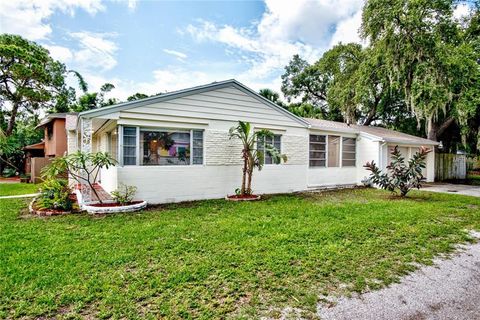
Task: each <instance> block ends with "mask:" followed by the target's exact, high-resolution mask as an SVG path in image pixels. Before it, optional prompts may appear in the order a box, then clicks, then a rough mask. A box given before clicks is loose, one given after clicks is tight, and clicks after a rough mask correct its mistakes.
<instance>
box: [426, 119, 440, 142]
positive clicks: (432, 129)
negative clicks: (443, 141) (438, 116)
mask: <svg viewBox="0 0 480 320" xmlns="http://www.w3.org/2000/svg"><path fill="white" fill-rule="evenodd" d="M437 130H438V125H437V124H436V123H435V122H433V116H430V118H428V122H427V138H428V139H430V140H433V141H437Z"/></svg>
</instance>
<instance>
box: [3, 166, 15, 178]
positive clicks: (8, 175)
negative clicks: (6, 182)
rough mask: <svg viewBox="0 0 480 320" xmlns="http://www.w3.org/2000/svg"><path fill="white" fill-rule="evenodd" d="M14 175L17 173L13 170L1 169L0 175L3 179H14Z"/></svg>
mask: <svg viewBox="0 0 480 320" xmlns="http://www.w3.org/2000/svg"><path fill="white" fill-rule="evenodd" d="M16 174H17V172H16V171H15V169H13V168H5V169H3V172H2V175H3V176H4V177H5V178H11V177H15V175H16Z"/></svg>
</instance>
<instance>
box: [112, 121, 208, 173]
mask: <svg viewBox="0 0 480 320" xmlns="http://www.w3.org/2000/svg"><path fill="white" fill-rule="evenodd" d="M125 127H131V128H136V129H137V139H136V144H137V145H136V146H135V147H136V157H137V159H136V161H135V162H136V164H134V165H133V164H132V165H125V164H124V161H123V160H124V157H123V147H124V141H123V138H124V136H123V128H125ZM118 131H119V134H118V139H119V140H120V141H119V142H118V143H117V145H118V151H119V153H118V155H119V161H118V162H119V163H120V165H121V166H122V167H142V168H148V167H152V168H162V167H169V168H171V167H175V168H178V167H182V168H184V167H202V166H205V163H206V161H205V149H206V148H205V129H199V128H194V129H193V128H191V129H187V128H168V127H142V126H134V125H118ZM142 131H158V132H188V133H189V134H190V164H186V165H173V164H166V165H142V164H140V133H141V132H142ZM194 131H201V132H202V163H201V164H200V163H199V164H193V132H194Z"/></svg>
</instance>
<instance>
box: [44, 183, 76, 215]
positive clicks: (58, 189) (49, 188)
mask: <svg viewBox="0 0 480 320" xmlns="http://www.w3.org/2000/svg"><path fill="white" fill-rule="evenodd" d="M40 192H41V193H40V196H39V198H38V200H37V204H38V207H39V208H40V209H55V210H64V211H68V210H71V209H72V204H73V203H72V200H71V199H70V188H69V187H68V181H67V180H64V179H48V180H46V181H45V182H44V183H43V184H42V186H41V188H40Z"/></svg>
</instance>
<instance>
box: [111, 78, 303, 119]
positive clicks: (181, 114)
mask: <svg viewBox="0 0 480 320" xmlns="http://www.w3.org/2000/svg"><path fill="white" fill-rule="evenodd" d="M120 118H121V119H149V120H157V121H171V122H175V121H177V122H193V123H195V122H202V120H203V121H204V120H205V119H208V120H221V121H229V122H237V121H238V120H242V121H249V122H252V123H257V124H264V125H277V126H282V127H285V126H291V127H301V125H300V124H299V123H298V122H297V121H295V120H293V119H292V118H290V117H288V116H286V115H285V113H283V112H281V111H279V110H276V109H275V108H273V107H271V106H268V105H266V104H265V103H262V102H260V101H258V100H257V99H255V98H253V97H252V96H250V95H248V94H246V93H244V92H243V91H241V90H239V89H236V88H234V87H229V88H222V89H217V90H212V91H209V92H205V93H197V94H192V95H189V96H185V97H180V98H176V99H173V100H169V101H165V102H159V103H153V104H151V105H148V106H141V107H136V108H132V109H128V110H125V111H121V112H120ZM196 120H197V121H196Z"/></svg>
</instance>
